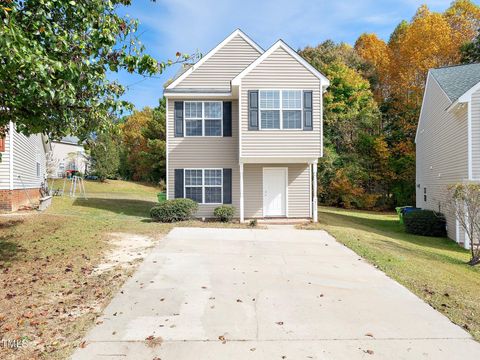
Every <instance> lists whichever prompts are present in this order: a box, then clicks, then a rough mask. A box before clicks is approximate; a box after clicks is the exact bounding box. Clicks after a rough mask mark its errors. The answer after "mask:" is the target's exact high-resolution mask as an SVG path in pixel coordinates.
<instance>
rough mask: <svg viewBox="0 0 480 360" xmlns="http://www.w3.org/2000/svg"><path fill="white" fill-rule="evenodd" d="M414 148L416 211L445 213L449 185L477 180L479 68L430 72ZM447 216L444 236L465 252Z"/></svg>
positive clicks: (479, 162)
mask: <svg viewBox="0 0 480 360" xmlns="http://www.w3.org/2000/svg"><path fill="white" fill-rule="evenodd" d="M415 142H416V151H417V154H416V159H417V172H416V173H417V175H416V187H417V188H416V197H417V198H416V202H417V207H420V208H423V209H431V210H435V211H438V212H443V213H445V212H446V209H445V201H446V193H447V187H448V185H452V184H455V183H459V182H464V181H479V180H480V64H470V65H459V66H451V67H445V68H439V69H432V70H430V71H429V73H428V77H427V83H426V87H425V94H424V98H423V104H422V111H421V113H420V119H419V123H418V128H417V135H416V138H415ZM445 215H446V216H447V231H448V236H449V237H450V238H451V239H453V240H455V241H456V242H458V243H460V244H463V245H464V246H466V247H468V246H469V240H468V239H465V236H464V234H463V231H462V230H461V227H460V225H459V223H458V221H457V220H456V219H455V216H454V215H453V214H448V213H447V214H445Z"/></svg>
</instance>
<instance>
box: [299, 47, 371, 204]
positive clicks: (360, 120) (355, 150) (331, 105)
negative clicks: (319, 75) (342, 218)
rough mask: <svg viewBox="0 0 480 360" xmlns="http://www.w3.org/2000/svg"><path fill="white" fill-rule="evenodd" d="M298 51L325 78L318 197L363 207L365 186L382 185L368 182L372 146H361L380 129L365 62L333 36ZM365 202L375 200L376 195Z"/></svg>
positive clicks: (334, 202)
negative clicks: (331, 39)
mask: <svg viewBox="0 0 480 360" xmlns="http://www.w3.org/2000/svg"><path fill="white" fill-rule="evenodd" d="M300 55H302V56H303V57H304V58H306V59H307V60H308V61H309V62H310V63H311V64H312V65H313V66H315V67H316V68H317V69H318V70H320V71H322V72H323V73H324V74H325V75H326V76H327V77H328V78H329V79H330V87H329V89H328V91H327V93H326V94H325V97H324V139H325V145H324V158H323V159H322V160H321V161H320V162H319V165H318V169H319V180H320V181H319V198H320V200H321V201H322V202H325V203H328V204H331V205H341V206H344V207H351V206H356V207H365V206H367V204H366V203H367V201H366V200H367V198H368V197H369V196H370V194H369V193H368V192H369V191H370V190H375V191H381V190H380V189H378V187H375V186H371V184H370V183H369V181H370V180H369V163H368V161H364V159H366V157H368V156H369V153H370V152H371V150H372V149H371V148H367V147H366V146H364V139H365V138H370V137H371V138H373V139H374V138H375V137H376V136H378V134H379V131H380V126H379V120H380V113H379V110H378V107H377V104H376V102H375V100H374V96H373V94H372V91H371V89H370V84H369V82H368V80H367V79H365V78H364V76H366V75H365V74H366V73H367V70H368V64H366V62H365V60H363V59H362V58H360V57H359V56H358V54H356V53H355V50H354V49H353V48H352V47H351V46H348V45H346V44H335V43H334V42H332V41H326V42H323V43H321V44H319V45H318V46H317V47H314V48H312V47H308V48H306V49H304V50H302V51H300ZM362 74H364V76H362ZM371 143H372V144H373V140H372V142H371ZM368 203H369V204H368V206H374V205H375V201H373V205H372V201H369V202H368Z"/></svg>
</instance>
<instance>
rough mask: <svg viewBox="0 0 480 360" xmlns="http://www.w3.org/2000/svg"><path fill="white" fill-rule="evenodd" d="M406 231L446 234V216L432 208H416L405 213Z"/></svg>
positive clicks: (417, 233) (425, 234) (432, 234)
mask: <svg viewBox="0 0 480 360" xmlns="http://www.w3.org/2000/svg"><path fill="white" fill-rule="evenodd" d="M403 221H404V224H405V231H406V232H407V233H410V234H416V235H424V236H445V235H446V234H447V232H446V227H445V223H446V222H445V217H444V216H443V215H442V214H439V213H436V212H434V211H431V210H415V211H412V212H409V213H406V214H404V215H403Z"/></svg>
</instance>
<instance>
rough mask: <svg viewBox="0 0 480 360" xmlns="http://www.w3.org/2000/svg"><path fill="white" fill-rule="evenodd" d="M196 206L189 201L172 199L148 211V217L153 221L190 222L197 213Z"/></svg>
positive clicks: (193, 202)
mask: <svg viewBox="0 0 480 360" xmlns="http://www.w3.org/2000/svg"><path fill="white" fill-rule="evenodd" d="M197 209H198V204H197V203H196V202H195V201H193V200H191V199H173V200H165V201H164V202H162V203H160V204H158V205H156V206H154V207H153V208H151V209H150V217H151V218H152V219H153V220H154V221H161V222H167V223H168V222H176V221H185V220H190V219H191V218H192V217H193V215H195V213H196V212H197Z"/></svg>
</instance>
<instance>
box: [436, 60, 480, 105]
mask: <svg viewBox="0 0 480 360" xmlns="http://www.w3.org/2000/svg"><path fill="white" fill-rule="evenodd" d="M430 73H431V74H432V75H433V77H434V78H435V80H437V82H438V84H439V85H440V87H441V88H442V89H443V91H445V93H446V94H447V96H448V97H449V98H450V100H451V101H452V102H455V101H457V100H458V98H459V97H460V96H462V95H463V94H465V93H466V92H467V91H468V90H470V89H471V88H472V87H474V86H475V85H476V84H478V83H479V82H480V63H477V64H468V65H457V66H449V67H443V68H438V69H432V70H430Z"/></svg>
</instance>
